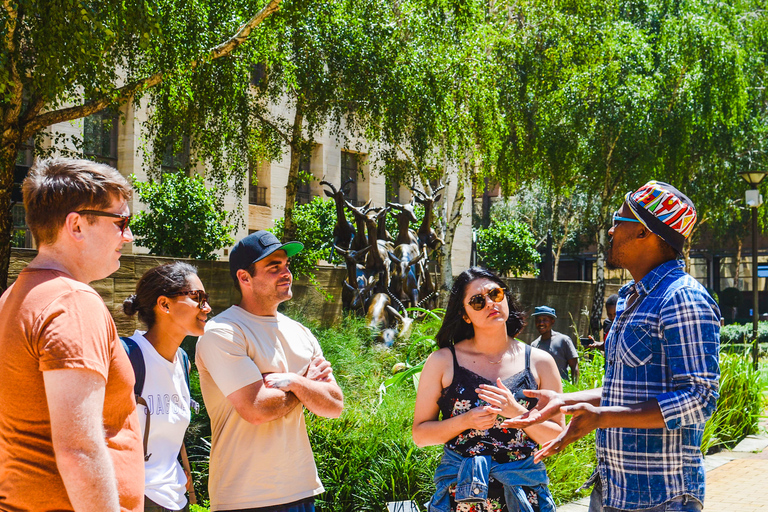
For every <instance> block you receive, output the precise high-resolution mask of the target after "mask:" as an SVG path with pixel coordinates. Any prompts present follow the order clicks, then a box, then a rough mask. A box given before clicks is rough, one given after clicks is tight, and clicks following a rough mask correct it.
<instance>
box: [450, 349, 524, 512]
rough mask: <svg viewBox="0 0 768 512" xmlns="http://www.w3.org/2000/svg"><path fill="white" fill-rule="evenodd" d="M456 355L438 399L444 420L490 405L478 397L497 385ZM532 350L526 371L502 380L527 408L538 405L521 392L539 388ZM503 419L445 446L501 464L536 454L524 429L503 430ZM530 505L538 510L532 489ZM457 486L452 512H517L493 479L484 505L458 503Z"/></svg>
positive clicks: (452, 351) (469, 432)
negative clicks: (483, 386)
mask: <svg viewBox="0 0 768 512" xmlns="http://www.w3.org/2000/svg"><path fill="white" fill-rule="evenodd" d="M450 349H451V353H452V354H453V381H452V382H451V384H450V385H449V386H448V387H446V388H444V389H443V391H442V392H441V393H440V398H438V400H437V405H438V407H439V408H440V413H441V415H442V417H443V419H445V418H452V417H454V416H458V415H460V414H464V413H465V412H467V411H469V410H470V409H473V408H475V407H482V406H484V405H489V404H488V403H487V402H485V401H483V400H480V399H479V398H478V396H477V392H476V391H475V389H477V388H478V387H479V386H480V384H490V385H494V386H495V385H496V384H495V383H494V382H491V381H489V380H488V379H486V378H485V377H483V376H481V375H478V374H476V373H475V372H473V371H472V370H469V369H467V368H464V367H463V366H460V365H459V362H458V360H457V359H456V350H455V349H454V347H453V346H451V347H450ZM530 366H531V347H530V346H528V345H526V346H525V369H524V370H523V371H521V372H520V373H517V374H515V375H512V376H511V377H508V378H506V379H504V380H503V382H504V385H505V386H507V388H509V390H510V391H511V392H512V394H513V395H515V398H516V399H517V400H518V401H519V402H520V403H521V404H522V405H523V406H524V407H526V408H527V409H531V408H533V406H534V405H536V401H535V399H531V398H527V397H525V396H524V395H522V394H521V393H519V391H521V390H523V389H538V385H537V384H536V379H534V378H533V374H532V373H531V369H530ZM502 421H504V418H503V417H501V416H499V417H498V418H497V420H496V424H495V425H494V426H493V427H491V428H490V429H488V430H476V429H470V430H465V431H464V432H462V433H461V434H459V435H458V436H456V437H454V438H453V439H451V440H450V441H448V442H447V443H446V444H445V446H446V447H447V448H448V449H450V450H453V451H454V452H456V453H458V454H459V455H461V456H463V457H472V456H474V455H490V456H491V458H492V459H493V460H494V461H496V462H499V463H506V462H510V461H513V460H520V459H524V458H526V457H530V456H532V455H533V452H534V451H536V449H537V447H538V444H537V443H536V442H535V441H533V440H532V439H531V438H529V437H528V436H527V435H526V434H525V432H523V430H521V429H515V428H501V426H500V425H501V422H502ZM524 490H525V492H526V494H527V495H528V497H529V502H530V503H531V505H532V506H533V509H534V510H539V508H538V503H537V500H536V493H535V492H534V491H533V489H528V488H524ZM454 496H455V486H453V488H452V489H451V510H452V511H453V512H515V511H514V510H509V509H508V508H507V504H506V501H505V499H504V486H503V485H502V484H501V482H499V481H497V480H494V479H493V478H492V477H491V478H490V479H489V481H488V499H487V500H486V502H485V503H456V501H455V499H454Z"/></svg>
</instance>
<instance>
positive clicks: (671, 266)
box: [619, 259, 685, 299]
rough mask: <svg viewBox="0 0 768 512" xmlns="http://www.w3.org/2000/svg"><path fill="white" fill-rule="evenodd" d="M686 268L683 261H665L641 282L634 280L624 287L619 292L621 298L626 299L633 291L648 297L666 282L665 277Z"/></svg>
mask: <svg viewBox="0 0 768 512" xmlns="http://www.w3.org/2000/svg"><path fill="white" fill-rule="evenodd" d="M684 267H685V262H684V261H683V260H677V259H675V260H669V261H665V262H664V263H662V264H661V265H659V266H658V267H656V268H654V269H653V270H651V271H650V272H648V273H647V274H646V275H645V277H643V278H642V279H641V280H640V281H638V282H635V281H634V280H632V281H630V282H629V283H627V284H626V285H624V286H622V287H621V289H620V290H619V297H621V298H622V299H625V298H627V297H628V296H629V295H631V294H632V292H633V291H637V294H638V295H639V296H640V297H643V296H645V295H648V294H649V293H651V292H652V291H653V289H654V288H656V287H657V286H658V285H659V283H661V281H663V280H664V278H665V277H667V275H669V274H670V273H671V272H674V271H675V270H682V269H683V268H684Z"/></svg>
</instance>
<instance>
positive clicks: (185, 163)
mask: <svg viewBox="0 0 768 512" xmlns="http://www.w3.org/2000/svg"><path fill="white" fill-rule="evenodd" d="M189 153H190V151H189V137H188V136H186V135H183V136H182V137H181V142H180V143H178V144H177V143H176V142H175V141H174V142H171V143H169V144H168V145H166V146H165V151H163V160H162V163H161V165H160V169H161V170H162V172H163V173H172V172H179V171H184V173H185V174H189V173H188V171H189Z"/></svg>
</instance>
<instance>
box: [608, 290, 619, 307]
mask: <svg viewBox="0 0 768 512" xmlns="http://www.w3.org/2000/svg"><path fill="white" fill-rule="evenodd" d="M618 303H619V296H618V295H616V294H615V293H614V294H613V295H611V296H610V297H608V298H607V299H605V307H608V306H615V305H616V304H618Z"/></svg>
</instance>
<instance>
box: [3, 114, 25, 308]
mask: <svg viewBox="0 0 768 512" xmlns="http://www.w3.org/2000/svg"><path fill="white" fill-rule="evenodd" d="M20 145H21V131H20V130H19V129H18V127H17V126H8V125H5V124H4V126H2V139H1V140H0V212H5V213H4V214H0V293H2V292H4V291H5V289H6V288H7V287H8V267H9V265H10V262H11V234H12V233H11V231H12V229H13V215H12V213H11V190H12V189H13V171H14V169H15V167H16V158H17V157H18V154H19V147H20Z"/></svg>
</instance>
